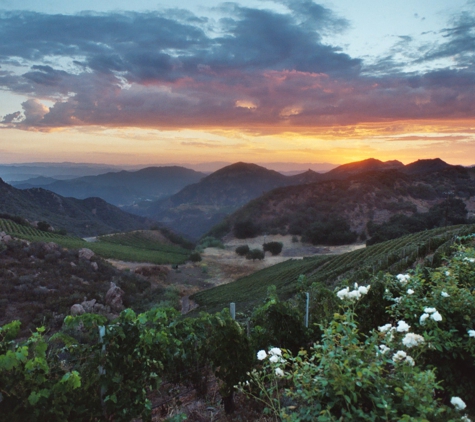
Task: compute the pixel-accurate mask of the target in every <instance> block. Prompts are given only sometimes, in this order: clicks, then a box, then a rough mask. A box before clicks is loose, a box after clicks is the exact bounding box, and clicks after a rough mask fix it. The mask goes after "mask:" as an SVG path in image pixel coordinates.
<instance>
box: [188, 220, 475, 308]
mask: <svg viewBox="0 0 475 422" xmlns="http://www.w3.org/2000/svg"><path fill="white" fill-rule="evenodd" d="M474 231H475V225H473V224H472V225H459V226H451V227H444V228H438V229H433V230H428V231H424V232H420V233H415V234H411V235H407V236H403V237H400V238H398V239H394V240H390V241H387V242H383V243H379V244H377V245H373V246H369V247H366V248H363V249H358V250H356V251H353V252H348V253H345V254H341V255H326V256H325V255H323V256H322V255H320V256H316V257H309V258H304V259H297V260H295V259H291V260H288V261H285V262H282V263H280V264H277V265H274V266H272V267H268V268H265V269H263V270H261V271H258V272H256V273H254V274H251V275H249V276H246V277H243V278H240V279H239V280H236V281H234V282H232V283H229V284H225V285H221V286H217V287H214V288H212V289H208V290H204V291H201V292H199V293H196V294H195V295H193V296H191V299H192V300H194V301H195V302H196V303H197V304H198V305H199V307H198V309H197V311H206V312H215V311H220V310H222V309H224V308H228V307H229V303H231V302H234V303H236V310H237V311H238V312H243V313H247V312H250V311H252V309H253V308H254V307H255V306H258V305H260V304H262V302H263V301H264V299H265V298H266V296H267V291H268V288H269V287H270V286H272V285H274V286H276V288H277V293H278V295H279V297H280V298H281V299H282V300H284V299H285V300H286V299H289V298H291V297H293V296H294V295H296V294H297V293H298V292H300V291H302V290H303V289H307V288H309V287H310V286H311V285H312V284H314V283H315V284H321V285H324V286H326V287H328V288H330V289H333V288H334V287H335V286H336V285H338V284H339V283H340V282H341V281H342V280H348V281H349V282H350V283H353V282H358V283H366V282H367V280H368V279H369V278H370V276H371V275H373V274H377V273H378V272H380V271H382V272H390V273H392V274H397V273H400V272H404V271H406V270H407V269H408V268H410V267H413V266H415V265H416V264H418V263H424V265H426V266H438V265H440V263H441V260H442V257H443V255H444V254H445V253H446V252H448V251H449V249H450V247H451V245H452V244H453V243H454V240H455V238H456V236H464V235H467V234H470V233H473V232H474ZM301 275H304V276H305V279H303V280H302V279H301V281H300V282H299V281H298V280H299V277H300V276H301ZM313 299H314V300H316V301H317V302H318V300H320V299H318V298H313Z"/></svg>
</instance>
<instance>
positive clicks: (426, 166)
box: [401, 158, 458, 174]
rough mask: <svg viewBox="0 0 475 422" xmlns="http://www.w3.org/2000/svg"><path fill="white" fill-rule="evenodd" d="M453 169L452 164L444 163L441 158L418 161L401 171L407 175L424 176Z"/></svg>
mask: <svg viewBox="0 0 475 422" xmlns="http://www.w3.org/2000/svg"><path fill="white" fill-rule="evenodd" d="M452 167H458V166H451V165H450V164H448V163H446V162H445V161H442V160H441V159H440V158H434V159H428V160H417V161H415V162H414V163H411V164H408V165H407V166H405V167H404V169H402V170H401V171H402V172H403V173H406V174H424V173H429V172H438V171H442V170H446V169H450V168H452Z"/></svg>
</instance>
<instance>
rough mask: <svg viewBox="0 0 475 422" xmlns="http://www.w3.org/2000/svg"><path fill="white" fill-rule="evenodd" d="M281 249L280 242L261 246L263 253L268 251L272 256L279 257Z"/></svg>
mask: <svg viewBox="0 0 475 422" xmlns="http://www.w3.org/2000/svg"><path fill="white" fill-rule="evenodd" d="M283 247H284V244H283V243H282V242H268V243H264V244H263V245H262V248H263V249H264V252H267V251H269V252H270V253H271V254H272V255H279V254H280V253H281V252H282V248H283Z"/></svg>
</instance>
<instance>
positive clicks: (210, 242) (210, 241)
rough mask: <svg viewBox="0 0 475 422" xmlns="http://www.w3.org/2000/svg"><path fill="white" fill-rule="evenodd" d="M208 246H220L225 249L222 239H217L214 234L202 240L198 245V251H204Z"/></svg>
mask: <svg viewBox="0 0 475 422" xmlns="http://www.w3.org/2000/svg"><path fill="white" fill-rule="evenodd" d="M206 248H219V249H224V245H223V242H221V240H219V239H216V238H215V237H213V236H206V237H204V238H203V239H201V240H200V243H199V244H198V246H197V247H196V250H197V251H198V252H203V251H204V250H205V249H206Z"/></svg>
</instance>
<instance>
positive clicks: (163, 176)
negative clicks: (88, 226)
mask: <svg viewBox="0 0 475 422" xmlns="http://www.w3.org/2000/svg"><path fill="white" fill-rule="evenodd" d="M203 176H204V173H200V172H196V171H194V170H190V169H186V168H184V167H177V166H171V167H148V168H144V169H141V170H138V171H126V170H122V171H119V172H109V173H105V174H100V175H97V176H84V177H79V178H75V179H71V180H54V179H51V178H49V179H48V178H36V179H30V180H26V181H22V182H15V183H12V185H13V186H14V187H16V188H18V189H31V188H34V187H44V188H46V189H48V190H50V191H52V192H55V193H57V194H59V195H62V196H67V197H73V198H77V199H85V198H89V197H99V198H102V199H104V200H105V201H106V202H109V203H111V204H113V205H117V206H119V205H132V204H133V203H135V202H138V201H151V200H155V199H158V198H162V197H166V196H170V195H173V194H174V193H177V192H178V191H179V190H180V189H182V188H183V187H185V186H187V185H189V184H192V183H196V182H198V181H199V180H200V179H201V178H203Z"/></svg>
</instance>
